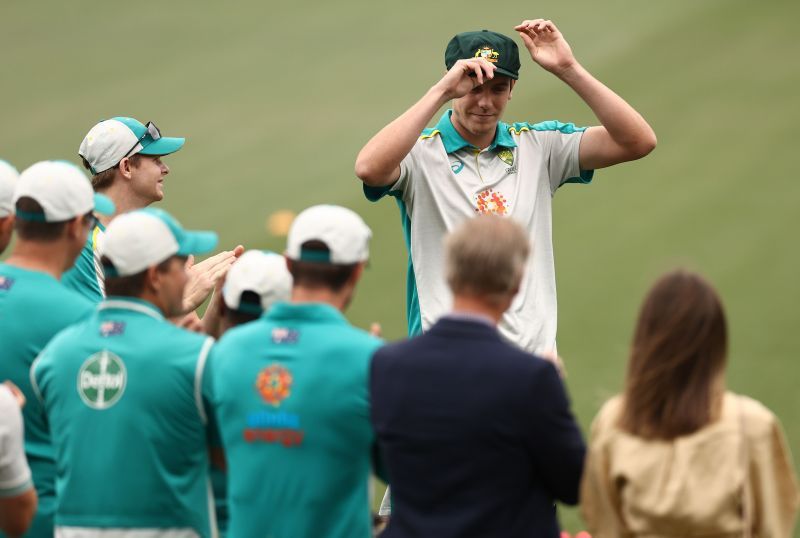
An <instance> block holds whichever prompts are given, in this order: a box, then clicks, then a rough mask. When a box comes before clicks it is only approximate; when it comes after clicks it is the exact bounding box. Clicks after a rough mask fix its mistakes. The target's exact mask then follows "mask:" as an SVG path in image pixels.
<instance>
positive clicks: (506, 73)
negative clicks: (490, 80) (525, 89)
mask: <svg viewBox="0 0 800 538" xmlns="http://www.w3.org/2000/svg"><path fill="white" fill-rule="evenodd" d="M494 74H495V75H503V76H506V77H509V78H513V79H514V80H518V79H519V74H518V73H512V72H511V71H507V70H505V69H503V68H502V67H498V68H497V69H495V70H494Z"/></svg>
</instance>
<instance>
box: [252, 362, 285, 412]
mask: <svg viewBox="0 0 800 538" xmlns="http://www.w3.org/2000/svg"><path fill="white" fill-rule="evenodd" d="M291 386H292V374H291V372H289V370H288V369H286V367H285V366H283V365H282V364H278V363H274V364H272V365H270V366H267V367H266V368H264V369H263V370H261V371H260V372H259V373H258V377H257V378H256V390H257V391H258V393H259V394H260V395H261V397H262V398H263V399H264V401H265V402H267V403H268V404H270V405H272V406H273V407H278V406H279V405H280V404H281V402H282V401H283V400H285V399H286V398H287V397H288V396H289V394H290V393H291V391H290V389H291Z"/></svg>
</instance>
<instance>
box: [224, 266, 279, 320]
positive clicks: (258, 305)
mask: <svg viewBox="0 0 800 538" xmlns="http://www.w3.org/2000/svg"><path fill="white" fill-rule="evenodd" d="M291 292H292V276H291V275H290V274H289V270H288V269H287V267H286V259H285V258H284V257H283V256H281V255H279V254H275V253H274V252H262V251H260V250H250V251H247V252H245V253H244V254H242V256H241V257H240V258H239V259H238V260H236V263H234V264H233V266H232V267H231V269H230V271H228V275H227V277H226V278H225V285H224V287H223V288H222V298H223V301H224V303H225V307H226V308H225V312H226V316H227V317H228V319H229V320H230V321H231V325H232V326H235V325H241V324H242V323H246V322H248V321H252V320H253V319H256V318H258V317H259V316H261V314H262V313H263V312H266V311H268V310H269V309H270V307H271V306H272V305H273V304H275V303H277V302H284V301H288V300H289V297H290V296H291Z"/></svg>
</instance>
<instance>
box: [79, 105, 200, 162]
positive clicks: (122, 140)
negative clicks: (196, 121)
mask: <svg viewBox="0 0 800 538" xmlns="http://www.w3.org/2000/svg"><path fill="white" fill-rule="evenodd" d="M184 142H185V139H183V138H168V137H162V136H161V132H160V131H159V130H158V128H157V127H156V126H155V125H153V124H152V123H148V124H147V125H144V124H143V123H142V122H140V121H139V120H136V119H134V118H127V117H123V116H118V117H116V118H111V119H110V120H103V121H101V122H100V123H98V124H97V125H95V126H94V127H92V128H91V129H90V130H89V132H88V133H86V136H85V137H84V138H83V141H82V142H81V145H80V148H79V149H78V155H80V156H81V157H83V158H84V159H86V162H88V163H89V166H90V167H91V171H92V173H93V174H99V173H100V172H104V171H106V170H108V169H109V168H112V167H114V166H116V165H117V164H119V162H120V161H121V160H122V159H123V158H124V157H129V156H131V155H134V154H136V153H141V154H142V155H169V154H170V153H174V152H176V151H178V150H179V149H181V147H183V143H184Z"/></svg>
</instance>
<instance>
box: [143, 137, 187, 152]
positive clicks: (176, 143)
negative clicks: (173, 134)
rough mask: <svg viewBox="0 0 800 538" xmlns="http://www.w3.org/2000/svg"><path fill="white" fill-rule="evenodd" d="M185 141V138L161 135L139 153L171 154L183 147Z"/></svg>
mask: <svg viewBox="0 0 800 538" xmlns="http://www.w3.org/2000/svg"><path fill="white" fill-rule="evenodd" d="M184 143H186V139H185V138H168V137H161V138H159V139H158V140H156V141H155V142H151V143H150V144H147V145H146V146H145V147H144V148H142V150H141V151H140V152H139V153H140V154H142V155H169V154H170V153H175V152H176V151H178V150H179V149H181V148H182V147H183V144H184Z"/></svg>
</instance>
